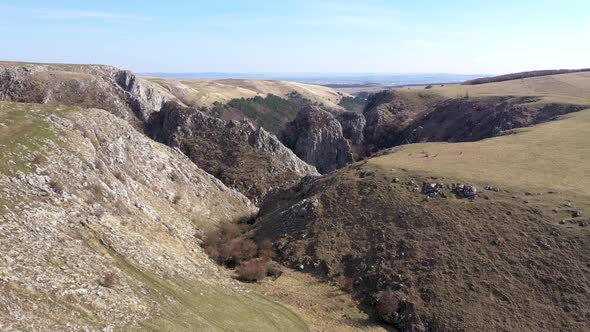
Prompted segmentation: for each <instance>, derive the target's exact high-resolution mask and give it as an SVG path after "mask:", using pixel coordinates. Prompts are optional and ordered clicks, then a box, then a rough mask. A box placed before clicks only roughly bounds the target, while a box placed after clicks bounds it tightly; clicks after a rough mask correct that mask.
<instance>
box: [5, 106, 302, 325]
mask: <svg viewBox="0 0 590 332" xmlns="http://www.w3.org/2000/svg"><path fill="white" fill-rule="evenodd" d="M0 156H1V158H0V188H2V190H0V251H1V252H2V255H1V257H0V289H1V296H0V306H1V307H2V310H0V330H2V331H13V330H16V331H111V330H113V329H128V328H132V329H154V330H161V329H164V328H166V329H172V330H179V329H180V330H182V329H185V328H186V326H191V328H194V329H197V330H218V329H219V326H223V327H224V328H227V329H231V330H236V329H241V328H244V326H245V325H244V324H247V325H248V326H247V327H246V329H248V330H253V331H257V330H270V329H276V328H279V327H277V326H276V324H280V325H281V326H282V327H280V328H279V329H293V328H296V327H297V326H298V325H296V324H299V323H300V322H298V321H297V317H296V316H294V315H293V314H292V313H290V312H289V311H288V310H287V311H285V308H283V307H280V306H275V305H274V304H273V303H270V302H268V301H265V300H263V299H261V298H260V297H256V296H253V297H251V296H250V295H248V292H250V291H248V292H246V291H245V290H244V289H242V288H241V286H239V284H237V283H236V282H235V281H233V280H232V279H231V277H230V276H229V275H228V274H227V273H226V272H224V270H221V269H219V268H218V267H217V266H216V265H215V263H214V262H212V261H210V260H209V258H208V257H207V256H206V254H205V253H204V251H203V249H201V248H200V246H199V242H200V240H199V238H201V237H202V235H203V233H204V231H206V230H208V229H211V228H213V227H215V226H216V225H217V224H218V223H220V222H222V221H231V220H239V219H243V218H250V217H251V216H252V215H253V214H255V213H256V211H257V209H256V207H255V206H254V205H253V204H251V203H250V202H249V201H248V200H247V199H246V197H244V196H243V195H241V194H240V193H238V192H236V191H234V190H232V189H229V188H227V187H226V186H225V185H224V184H223V183H221V182H220V181H219V180H217V179H215V178H213V177H212V176H211V175H209V174H207V173H206V172H204V171H203V170H201V169H199V168H198V167H197V166H196V165H195V164H194V163H192V162H191V161H190V160H189V159H188V158H187V157H186V156H185V155H183V154H182V153H180V152H178V151H175V150H174V149H171V148H169V147H166V146H164V145H162V144H159V143H156V142H154V141H152V140H150V139H148V138H147V137H145V136H144V135H142V134H140V133H139V132H137V131H136V130H134V129H133V128H132V127H131V126H130V125H129V124H128V123H126V122H125V121H123V120H121V119H118V118H117V117H115V116H113V115H112V114H109V113H107V112H105V111H102V110H92V109H77V108H71V107H61V106H60V107H56V106H49V105H35V104H16V103H0ZM238 298H241V300H239V301H238V300H236V299H238ZM242 301H243V302H242ZM196 303H198V305H196ZM220 303H223V304H224V306H230V307H231V308H232V313H235V315H227V314H226V311H225V310H226V309H225V307H224V306H219V304H220ZM244 303H248V305H244ZM205 307H206V308H207V309H204V308H205ZM216 308H219V309H216ZM211 310H213V311H211ZM268 310H270V312H271V314H270V315H278V316H277V319H276V320H275V319H268V318H264V317H267V316H264V317H263V316H258V315H260V313H261V312H262V311H264V312H265V315H268V312H267V311H268ZM255 316H258V318H257V319H251V317H255ZM245 317H248V319H245Z"/></svg>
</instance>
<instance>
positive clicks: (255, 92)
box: [144, 77, 342, 108]
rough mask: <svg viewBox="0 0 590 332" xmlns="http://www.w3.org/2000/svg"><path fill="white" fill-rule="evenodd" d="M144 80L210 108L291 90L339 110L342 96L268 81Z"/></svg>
mask: <svg viewBox="0 0 590 332" xmlns="http://www.w3.org/2000/svg"><path fill="white" fill-rule="evenodd" d="M144 79H146V80H148V81H150V82H152V83H154V85H157V88H158V89H159V90H160V91H161V92H163V93H164V94H166V95H168V96H175V97H176V98H178V99H179V100H181V101H182V102H184V103H186V104H190V105H192V106H210V105H212V104H213V103H214V102H221V103H225V102H228V101H230V100H232V99H235V98H252V97H255V96H262V97H265V96H267V95H268V94H273V95H276V96H279V97H287V95H288V94H290V93H291V92H293V91H296V92H298V93H299V94H301V95H302V96H303V97H304V98H307V99H309V100H311V101H313V102H316V103H319V104H321V103H323V104H324V105H325V106H328V107H332V108H340V107H339V106H338V103H339V102H340V99H341V98H342V96H341V95H340V94H338V92H336V91H335V90H333V89H331V88H327V87H323V86H319V85H310V84H303V83H296V82H286V81H270V80H244V79H231V80H182V81H180V80H174V79H164V78H156V77H144Z"/></svg>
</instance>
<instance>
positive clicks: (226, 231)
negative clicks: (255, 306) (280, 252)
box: [201, 222, 280, 282]
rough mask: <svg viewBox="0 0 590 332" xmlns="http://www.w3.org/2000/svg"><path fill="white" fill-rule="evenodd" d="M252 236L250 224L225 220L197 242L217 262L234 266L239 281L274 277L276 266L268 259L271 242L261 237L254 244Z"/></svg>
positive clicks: (271, 250)
mask: <svg viewBox="0 0 590 332" xmlns="http://www.w3.org/2000/svg"><path fill="white" fill-rule="evenodd" d="M253 236H254V231H252V230H251V229H250V225H248V224H233V223H229V222H226V223H223V224H222V225H221V227H219V229H216V230H213V231H210V232H208V233H207V234H205V237H204V239H203V242H202V244H201V246H202V247H203V248H204V249H205V252H206V253H207V255H208V256H209V257H210V258H211V259H213V260H215V261H216V262H217V263H218V264H220V265H224V266H226V267H228V268H235V270H236V273H237V275H238V279H240V280H242V281H250V282H253V281H260V280H262V279H264V278H265V277H266V276H273V277H277V276H278V275H280V269H279V268H278V266H277V264H276V263H274V262H273V261H272V259H273V257H274V256H275V251H274V249H273V247H272V242H270V241H269V240H264V241H262V242H261V243H259V244H257V243H256V242H254V241H253V240H252V237H253Z"/></svg>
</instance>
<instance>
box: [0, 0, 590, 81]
mask: <svg viewBox="0 0 590 332" xmlns="http://www.w3.org/2000/svg"><path fill="white" fill-rule="evenodd" d="M0 36H2V37H1V38H0V60H18V61H32V62H59V63H99V64H110V65H115V66H117V67H120V68H125V69H130V70H134V71H137V72H233V73H246V72H250V73H253V72H256V73H461V74H484V73H485V74H501V73H509V72H516V71H524V70H534V69H554V68H583V67H584V68H585V67H590V42H589V39H590V1H588V0H559V1H558V0H534V1H533V0H495V1H478V0H472V1H467V0H465V1H461V0H457V1H453V0H447V1H440V0H423V1H420V0H415V1H409V0H403V1H395V0H364V1H337V0H317V1H312V0H301V1H291V0H272V1H271V0H260V1H256V0H250V1H238V0H235V1H232V0H216V1H213V0H196V1H174V0H167V1H149V0H144V1H140V0H127V1H123V0H117V1H115V0H103V1H91V0H88V1H81V0H80V1H72V0H53V1H28V0H19V1H13V0H0Z"/></svg>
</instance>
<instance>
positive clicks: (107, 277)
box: [98, 272, 119, 288]
mask: <svg viewBox="0 0 590 332" xmlns="http://www.w3.org/2000/svg"><path fill="white" fill-rule="evenodd" d="M118 283H119V277H118V276H117V275H116V274H115V273H114V272H105V273H103V275H102V276H101V278H100V280H99V281H98V284H99V285H101V286H102V287H106V288H114V287H115V286H116V285H117V284H118Z"/></svg>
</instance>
